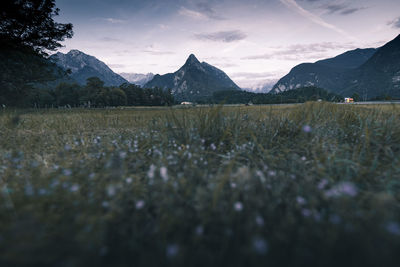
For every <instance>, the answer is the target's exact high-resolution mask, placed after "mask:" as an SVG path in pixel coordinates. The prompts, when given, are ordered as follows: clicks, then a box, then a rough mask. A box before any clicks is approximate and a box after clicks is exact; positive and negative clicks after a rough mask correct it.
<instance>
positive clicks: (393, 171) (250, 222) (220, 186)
mask: <svg viewBox="0 0 400 267" xmlns="http://www.w3.org/2000/svg"><path fill="white" fill-rule="evenodd" d="M0 114H1V116H0V129H1V130H0V188H1V193H0V237H1V238H0V265H1V266H77V267H80V266H328V267H329V266H389V267H391V266H398V265H399V262H400V255H399V253H398V251H399V249H400V210H399V209H400V208H399V207H400V205H399V204H400V199H399V196H400V183H399V179H400V169H399V166H400V157H399V155H400V120H399V118H400V117H399V116H400V110H399V108H398V107H397V106H394V105H386V106H362V105H336V104H330V103H316V102H312V103H306V104H303V105H293V106H253V107H216V108H203V107H198V108H175V109H165V108H134V109H130V110H88V109H85V110H67V111H65V110H64V111H54V110H50V111H42V110H39V111H28V110H20V111H2V112H1V113H0ZM21 255H23V256H21Z"/></svg>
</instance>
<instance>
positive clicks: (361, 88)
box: [341, 35, 400, 99]
mask: <svg viewBox="0 0 400 267" xmlns="http://www.w3.org/2000/svg"><path fill="white" fill-rule="evenodd" d="M354 92H356V93H358V94H359V95H360V96H361V97H362V98H363V99H370V98H374V97H382V96H392V97H396V98H399V97H400V35H398V36H397V37H396V38H395V39H394V40H392V41H390V42H389V43H387V44H385V45H384V46H382V47H381V48H379V49H378V51H377V52H376V53H375V54H374V55H373V56H372V57H371V58H370V59H368V60H367V61H366V62H365V63H364V64H363V65H362V66H360V67H359V68H357V69H356V70H355V71H353V73H352V75H351V76H350V79H349V80H348V84H347V86H346V87H345V88H344V89H343V90H342V91H341V94H342V95H351V94H352V93H354Z"/></svg>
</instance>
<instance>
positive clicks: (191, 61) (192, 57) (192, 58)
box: [186, 54, 200, 64]
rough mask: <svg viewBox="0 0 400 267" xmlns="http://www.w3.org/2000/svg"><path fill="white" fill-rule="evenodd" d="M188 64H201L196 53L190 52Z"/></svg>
mask: <svg viewBox="0 0 400 267" xmlns="http://www.w3.org/2000/svg"><path fill="white" fill-rule="evenodd" d="M186 64H200V61H199V60H198V59H197V58H196V56H195V55H194V54H190V56H189V57H188V59H187V60H186Z"/></svg>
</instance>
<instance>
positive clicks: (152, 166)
mask: <svg viewBox="0 0 400 267" xmlns="http://www.w3.org/2000/svg"><path fill="white" fill-rule="evenodd" d="M155 170H156V166H154V165H153V164H151V165H150V169H149V171H148V172H147V176H148V177H149V178H150V179H153V178H154V172H155Z"/></svg>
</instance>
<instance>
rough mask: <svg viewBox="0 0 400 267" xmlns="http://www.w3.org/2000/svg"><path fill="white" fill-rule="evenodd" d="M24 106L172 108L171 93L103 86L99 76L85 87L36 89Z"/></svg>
mask: <svg viewBox="0 0 400 267" xmlns="http://www.w3.org/2000/svg"><path fill="white" fill-rule="evenodd" d="M27 102H28V103H25V106H30V107H40V108H43V107H65V106H67V107H109V106H170V105H173V104H174V97H173V95H172V93H171V91H169V90H167V91H164V90H162V89H160V88H152V89H150V88H145V89H143V88H141V87H139V86H137V85H134V84H128V83H125V84H122V85H121V86H119V87H107V86H104V82H103V81H101V80H100V79H99V78H97V77H91V78H88V79H87V83H86V85H85V86H80V85H78V84H71V83H60V84H59V85H58V86H57V87H55V89H34V90H32V91H31V94H30V96H29V97H28V101H27Z"/></svg>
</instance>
